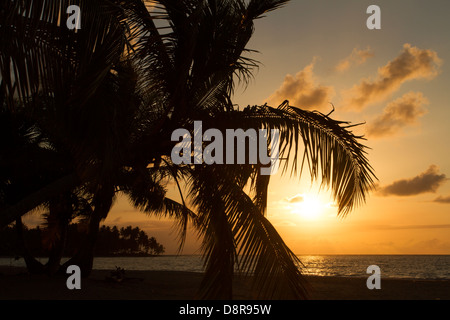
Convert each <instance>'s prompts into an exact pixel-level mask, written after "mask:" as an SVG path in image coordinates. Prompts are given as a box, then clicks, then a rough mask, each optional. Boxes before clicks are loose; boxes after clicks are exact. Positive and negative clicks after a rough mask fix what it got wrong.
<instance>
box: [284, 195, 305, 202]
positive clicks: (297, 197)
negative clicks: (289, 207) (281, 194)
mask: <svg viewBox="0 0 450 320" xmlns="http://www.w3.org/2000/svg"><path fill="white" fill-rule="evenodd" d="M304 200H305V198H304V197H303V196H302V195H300V194H297V195H295V196H293V197H292V198H285V199H284V201H285V202H288V203H299V202H303V201H304Z"/></svg>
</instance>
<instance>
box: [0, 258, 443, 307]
mask: <svg viewBox="0 0 450 320" xmlns="http://www.w3.org/2000/svg"><path fill="white" fill-rule="evenodd" d="M110 273H111V270H93V272H92V274H91V276H89V277H88V278H86V279H83V280H82V285H81V287H82V289H81V290H68V289H67V287H66V284H65V282H66V278H65V277H64V276H54V277H49V276H46V275H29V274H28V273H27V272H26V269H25V268H20V267H8V266H0V288H2V290H0V300H10V299H25V300H30V299H31V300H33V299H41V300H55V299H56V300H68V299H71V300H98V299H102V300H193V299H195V298H196V293H197V289H198V288H199V285H200V282H201V280H202V278H203V274H202V273H196V272H184V271H134V270H130V271H128V270H126V273H125V275H126V277H127V279H128V281H123V282H121V283H114V282H110V281H107V277H108V276H109V275H110ZM305 279H306V280H307V281H308V283H309V284H310V286H311V288H312V290H311V296H310V299H312V300H450V280H419V279H393V278H386V279H383V278H382V280H381V289H380V290H369V289H367V287H366V278H355V277H334V276H305ZM234 282H235V283H234V299H240V300H246V299H252V298H253V297H254V295H253V294H252V291H251V284H250V281H249V278H243V277H239V276H236V279H235V281H234Z"/></svg>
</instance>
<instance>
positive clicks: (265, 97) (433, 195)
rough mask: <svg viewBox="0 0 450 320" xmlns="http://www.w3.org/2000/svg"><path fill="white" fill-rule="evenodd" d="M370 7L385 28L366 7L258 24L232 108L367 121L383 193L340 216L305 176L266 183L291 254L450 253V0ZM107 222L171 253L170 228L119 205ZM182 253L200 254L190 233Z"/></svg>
mask: <svg viewBox="0 0 450 320" xmlns="http://www.w3.org/2000/svg"><path fill="white" fill-rule="evenodd" d="M377 2H378V5H379V6H380V8H381V18H382V20H381V26H382V28H381V30H368V29H367V27H366V19H367V18H368V15H367V14H366V8H367V6H369V5H370V4H371V3H369V2H367V1H347V0H345V1H309V2H306V1H301V2H300V1H293V2H291V3H290V4H288V5H287V6H286V7H284V8H282V9H279V10H277V11H275V12H272V13H269V14H268V16H267V17H266V18H264V19H261V20H259V21H258V22H257V24H256V32H255V35H254V37H253V38H252V40H251V42H250V44H249V47H250V48H251V49H256V50H258V51H260V53H259V54H255V55H252V57H253V58H256V59H257V60H259V61H261V62H262V65H261V67H260V69H259V70H258V71H257V72H255V79H254V80H253V81H252V82H251V84H250V85H249V87H248V88H247V89H246V90H245V91H244V90H242V89H239V90H237V92H236V95H235V102H236V103H238V104H240V105H241V106H243V107H245V106H246V105H248V104H262V103H264V102H269V103H270V104H272V105H274V106H276V105H277V104H278V103H280V102H282V101H283V100H284V99H289V100H290V103H291V105H294V106H297V107H301V108H305V109H318V110H321V111H328V110H330V104H329V103H330V102H332V103H333V105H334V106H335V107H336V111H335V113H334V118H336V119H339V120H350V121H352V122H354V123H359V122H365V125H362V126H361V127H359V128H356V130H357V132H358V133H362V134H365V135H366V137H367V139H368V141H367V145H368V146H369V147H371V148H372V149H371V150H369V160H370V163H371V164H372V166H373V167H374V169H375V172H376V175H377V177H378V178H379V188H378V191H377V192H375V193H373V194H371V195H370V196H369V198H368V199H367V203H366V204H365V205H364V206H362V207H360V208H357V209H356V210H354V211H353V212H351V213H350V214H349V215H348V216H347V217H346V218H338V217H337V216H336V208H335V207H334V206H333V205H332V202H331V200H332V199H330V198H329V194H328V193H327V192H322V193H320V195H317V185H313V186H312V187H311V186H310V183H309V177H307V176H305V177H304V178H303V179H302V180H301V181H300V182H298V179H295V178H292V179H288V177H281V176H280V174H277V175H275V176H273V177H272V180H271V184H270V187H269V190H270V194H269V202H268V218H269V220H270V221H272V223H273V224H274V225H275V226H276V228H277V230H278V231H279V232H280V234H281V235H282V236H283V238H284V239H285V241H286V242H287V244H288V245H289V246H290V247H291V249H292V250H293V251H294V252H295V253H298V254H327V253H328V254H375V253H380V254H450V183H449V182H448V175H449V174H450V153H449V151H448V150H449V146H450V126H449V125H448V119H450V108H449V107H448V103H449V101H450V90H449V89H448V88H449V87H450V78H449V74H450V66H449V63H448V61H449V60H450V43H449V41H448V30H450V21H449V19H448V12H449V11H450V3H449V2H448V1H438V0H435V1H432V3H433V5H425V3H428V2H425V1H405V0H403V1H395V2H393V1H377ZM317 197H318V200H317V199H315V198H317ZM311 199H312V200H311ZM306 208H310V209H311V208H312V209H313V210H314V212H315V214H310V215H303V214H302V210H305V209H306ZM105 223H107V224H116V225H128V224H132V225H139V226H141V227H142V228H144V230H146V231H147V232H148V233H150V234H151V235H153V236H155V237H156V238H157V239H158V241H160V242H161V243H163V244H164V245H165V246H166V248H167V253H174V252H175V249H176V247H177V244H176V240H175V239H176V233H174V232H172V233H171V230H172V229H171V227H170V226H171V222H170V221H166V220H155V219H152V218H149V217H147V216H145V215H144V214H142V213H137V212H136V211H135V210H133V209H132V208H131V207H129V206H128V204H127V203H126V200H119V201H118V202H117V204H116V205H115V207H114V208H113V210H112V212H111V213H110V215H109V217H108V218H107V220H106V221H105ZM184 253H186V254H188V253H200V252H199V251H198V243H197V242H196V241H195V236H194V235H191V236H189V237H188V241H187V244H186V247H185V250H184Z"/></svg>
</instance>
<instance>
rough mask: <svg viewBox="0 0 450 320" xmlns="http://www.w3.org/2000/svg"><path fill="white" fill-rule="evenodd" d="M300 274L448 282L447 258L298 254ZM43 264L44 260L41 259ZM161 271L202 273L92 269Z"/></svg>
mask: <svg viewBox="0 0 450 320" xmlns="http://www.w3.org/2000/svg"><path fill="white" fill-rule="evenodd" d="M299 258H300V260H301V261H302V263H303V264H304V267H303V269H302V272H303V273H304V274H307V275H316V276H341V277H368V276H369V274H368V273H367V268H368V267H369V266H371V265H377V266H378V267H379V268H380V270H381V277H386V278H409V279H411V278H415V279H450V255H300V256H299ZM42 262H45V259H43V260H42ZM0 265H3V266H25V263H24V261H23V259H19V260H15V259H13V258H0ZM115 267H121V268H124V269H125V270H165V271H188V272H203V262H202V259H201V256H198V255H179V256H170V255H163V256H157V257H97V258H95V259H94V269H98V270H114V269H115Z"/></svg>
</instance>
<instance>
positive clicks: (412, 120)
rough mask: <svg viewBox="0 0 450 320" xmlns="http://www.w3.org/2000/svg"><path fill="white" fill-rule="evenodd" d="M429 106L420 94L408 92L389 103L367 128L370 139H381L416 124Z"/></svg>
mask: <svg viewBox="0 0 450 320" xmlns="http://www.w3.org/2000/svg"><path fill="white" fill-rule="evenodd" d="M426 104H429V102H428V100H427V99H426V98H425V97H424V96H423V94H422V93H421V92H408V93H406V94H404V95H403V96H402V97H400V98H398V99H396V100H394V101H392V102H391V103H389V104H388V105H387V106H386V108H384V110H383V113H382V114H381V115H380V116H378V117H376V118H375V119H374V120H373V121H372V122H370V123H369V125H368V126H367V134H368V135H369V136H370V137H383V136H388V135H392V134H395V133H397V132H398V131H400V130H401V129H402V128H404V127H406V126H408V125H414V124H417V122H418V121H417V120H418V118H420V117H421V116H423V115H424V114H426V113H427V110H426V109H425V108H424V105H426Z"/></svg>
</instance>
